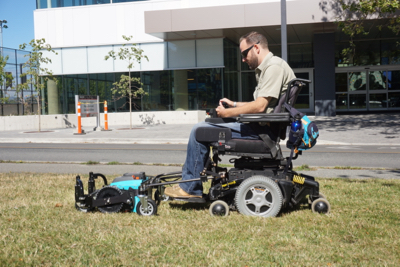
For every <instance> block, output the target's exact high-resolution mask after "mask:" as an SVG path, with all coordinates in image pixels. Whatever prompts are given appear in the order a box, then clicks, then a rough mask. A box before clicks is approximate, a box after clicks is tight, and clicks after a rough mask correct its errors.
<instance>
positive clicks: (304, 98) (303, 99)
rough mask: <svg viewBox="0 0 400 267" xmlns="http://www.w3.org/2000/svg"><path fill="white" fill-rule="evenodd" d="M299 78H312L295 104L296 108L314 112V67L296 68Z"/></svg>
mask: <svg viewBox="0 0 400 267" xmlns="http://www.w3.org/2000/svg"><path fill="white" fill-rule="evenodd" d="M293 71H294V74H295V75H296V77H297V78H301V79H306V80H311V83H309V84H307V86H305V87H303V88H302V89H301V91H300V94H299V96H298V97H297V101H296V104H295V106H294V107H295V108H296V109H298V110H300V111H301V112H314V85H313V84H314V75H313V74H314V69H294V70H293Z"/></svg>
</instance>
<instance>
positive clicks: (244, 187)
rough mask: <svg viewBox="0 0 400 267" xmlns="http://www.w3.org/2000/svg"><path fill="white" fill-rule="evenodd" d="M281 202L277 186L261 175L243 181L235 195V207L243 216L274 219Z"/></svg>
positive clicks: (280, 193) (281, 198)
mask: <svg viewBox="0 0 400 267" xmlns="http://www.w3.org/2000/svg"><path fill="white" fill-rule="evenodd" d="M257 191H259V193H258V192H257ZM282 201H283V196H282V192H281V189H280V188H279V186H278V184H277V183H276V182H274V181H273V180H272V179H270V178H268V177H265V176H261V175H256V176H253V177H250V178H248V179H246V180H245V181H243V182H242V183H241V184H240V186H239V187H238V189H237V191H236V194H235V205H236V207H237V209H238V211H239V212H240V213H241V214H243V215H250V216H259V217H276V216H277V215H278V213H279V212H280V210H281V208H282ZM257 204H258V206H259V207H257Z"/></svg>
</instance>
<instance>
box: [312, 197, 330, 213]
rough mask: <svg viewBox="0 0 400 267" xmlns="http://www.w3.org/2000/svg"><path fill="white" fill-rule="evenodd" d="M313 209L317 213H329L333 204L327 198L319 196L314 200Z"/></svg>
mask: <svg viewBox="0 0 400 267" xmlns="http://www.w3.org/2000/svg"><path fill="white" fill-rule="evenodd" d="M311 210H312V211H313V212H317V213H329V212H330V211H331V205H330V204H329V202H328V200H326V199H325V198H318V199H316V200H314V201H313V203H312V205H311Z"/></svg>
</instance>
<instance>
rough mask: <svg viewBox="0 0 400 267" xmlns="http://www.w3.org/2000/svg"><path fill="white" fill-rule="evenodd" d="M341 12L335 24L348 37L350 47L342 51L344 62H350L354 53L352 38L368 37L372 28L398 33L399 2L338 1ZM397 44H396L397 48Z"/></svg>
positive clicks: (384, 0)
mask: <svg viewBox="0 0 400 267" xmlns="http://www.w3.org/2000/svg"><path fill="white" fill-rule="evenodd" d="M338 2H339V5H340V7H341V9H342V12H339V13H338V17H337V20H336V21H337V22H338V25H339V28H341V29H342V31H343V33H345V34H346V35H348V36H349V38H350V45H349V47H348V48H345V49H343V51H342V55H343V56H344V57H345V59H346V61H352V60H353V58H354V55H355V51H356V45H355V43H354V38H355V37H357V36H360V35H364V36H366V35H368V34H369V33H370V31H371V29H372V28H374V27H377V28H378V29H379V31H381V30H382V29H384V28H387V29H389V30H391V31H392V32H393V33H394V34H395V35H399V33H400V15H399V13H398V12H397V11H398V10H399V7H400V1H399V0H338ZM398 45H399V42H397V46H398Z"/></svg>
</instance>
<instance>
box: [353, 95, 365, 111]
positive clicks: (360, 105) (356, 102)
mask: <svg viewBox="0 0 400 267" xmlns="http://www.w3.org/2000/svg"><path fill="white" fill-rule="evenodd" d="M366 97H367V95H365V94H361V95H350V96H349V98H350V105H349V107H350V109H365V108H366V104H365V102H366Z"/></svg>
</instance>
